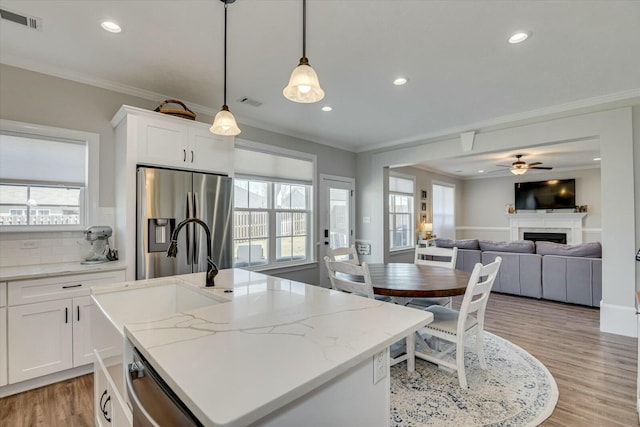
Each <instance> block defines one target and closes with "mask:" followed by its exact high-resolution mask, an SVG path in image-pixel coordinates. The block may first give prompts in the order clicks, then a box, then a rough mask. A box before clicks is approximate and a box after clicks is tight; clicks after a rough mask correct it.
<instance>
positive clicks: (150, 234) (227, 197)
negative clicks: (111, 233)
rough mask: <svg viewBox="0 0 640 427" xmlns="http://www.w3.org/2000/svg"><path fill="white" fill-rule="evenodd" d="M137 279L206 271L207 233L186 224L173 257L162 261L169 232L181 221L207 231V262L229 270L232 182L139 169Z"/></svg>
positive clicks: (200, 174)
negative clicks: (208, 239)
mask: <svg viewBox="0 0 640 427" xmlns="http://www.w3.org/2000/svg"><path fill="white" fill-rule="evenodd" d="M137 174H138V179H137V184H138V185H137V224H136V279H138V280H140V279H152V278H154V277H164V276H173V275H176V274H187V273H196V272H200V271H207V260H206V258H207V246H206V244H207V243H206V234H205V231H204V229H203V228H202V227H200V226H199V225H197V224H193V223H191V224H188V225H186V226H185V227H184V228H182V230H180V233H179V235H178V256H177V257H176V258H168V257H167V249H168V248H169V244H170V241H171V233H172V232H173V230H174V229H175V228H176V227H177V225H178V224H179V223H180V221H182V220H184V219H186V218H191V217H194V218H198V219H200V220H202V221H204V222H205V223H206V224H207V226H208V227H209V229H210V230H211V257H212V259H213V261H214V262H215V263H216V265H217V266H218V268H220V269H222V268H230V267H232V246H233V236H232V228H231V227H232V221H233V217H232V203H231V197H232V188H233V187H232V179H231V178H229V177H227V176H220V175H214V174H206V173H198V172H189V171H179V170H171V169H160V168H151V167H138V170H137Z"/></svg>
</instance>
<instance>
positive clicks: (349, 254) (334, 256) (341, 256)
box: [327, 245, 360, 265]
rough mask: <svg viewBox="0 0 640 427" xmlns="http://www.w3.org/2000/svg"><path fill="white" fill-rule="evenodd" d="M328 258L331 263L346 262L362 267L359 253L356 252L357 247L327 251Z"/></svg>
mask: <svg viewBox="0 0 640 427" xmlns="http://www.w3.org/2000/svg"><path fill="white" fill-rule="evenodd" d="M327 256H328V257H329V258H330V259H331V261H344V262H349V263H351V264H356V265H360V259H359V258H358V251H356V246H355V245H351V246H349V247H346V248H334V249H327Z"/></svg>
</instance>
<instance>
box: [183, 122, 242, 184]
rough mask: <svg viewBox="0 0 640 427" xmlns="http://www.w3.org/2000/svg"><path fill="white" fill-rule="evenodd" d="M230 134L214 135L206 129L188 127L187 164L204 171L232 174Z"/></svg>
mask: <svg viewBox="0 0 640 427" xmlns="http://www.w3.org/2000/svg"><path fill="white" fill-rule="evenodd" d="M233 147H234V139H233V137H231V136H220V135H214V134H212V133H211V132H209V131H208V130H207V129H189V152H188V153H187V154H188V158H187V161H188V162H189V164H188V166H189V167H190V168H193V169H198V170H201V171H205V172H214V173H220V174H227V175H233V169H234V163H233Z"/></svg>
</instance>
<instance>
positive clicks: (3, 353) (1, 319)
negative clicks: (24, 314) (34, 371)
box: [0, 307, 7, 387]
mask: <svg viewBox="0 0 640 427" xmlns="http://www.w3.org/2000/svg"><path fill="white" fill-rule="evenodd" d="M3 385H7V308H6V307H2V308H0V387H2V386H3Z"/></svg>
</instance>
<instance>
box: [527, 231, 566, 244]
mask: <svg viewBox="0 0 640 427" xmlns="http://www.w3.org/2000/svg"><path fill="white" fill-rule="evenodd" d="M523 238H524V240H532V241H534V242H537V241H544V242H553V243H563V244H567V235H566V233H531V232H525V233H524V235H523Z"/></svg>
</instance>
